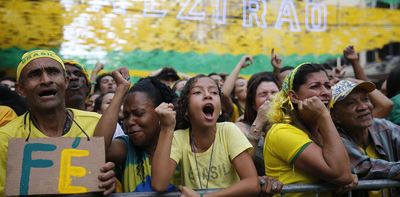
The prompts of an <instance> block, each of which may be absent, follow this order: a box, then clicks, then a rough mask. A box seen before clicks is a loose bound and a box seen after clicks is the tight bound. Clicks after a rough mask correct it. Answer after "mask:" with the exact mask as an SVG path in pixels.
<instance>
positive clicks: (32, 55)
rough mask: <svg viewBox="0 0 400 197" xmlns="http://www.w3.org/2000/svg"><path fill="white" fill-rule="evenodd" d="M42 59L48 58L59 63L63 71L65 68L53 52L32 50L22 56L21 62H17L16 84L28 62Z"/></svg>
mask: <svg viewBox="0 0 400 197" xmlns="http://www.w3.org/2000/svg"><path fill="white" fill-rule="evenodd" d="M42 57H48V58H51V59H53V60H56V61H57V62H59V63H60V64H61V66H62V68H63V69H64V70H65V66H64V63H63V61H62V60H61V58H60V57H58V56H57V55H56V53H54V52H53V51H49V50H33V51H29V52H26V53H25V54H24V55H23V56H22V58H21V62H19V64H18V67H17V83H18V81H19V78H20V76H21V72H22V69H24V68H25V66H26V65H28V64H29V62H31V61H32V60H34V59H38V58H42Z"/></svg>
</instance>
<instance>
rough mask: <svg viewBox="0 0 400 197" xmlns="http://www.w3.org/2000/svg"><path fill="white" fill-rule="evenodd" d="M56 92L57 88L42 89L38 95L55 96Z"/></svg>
mask: <svg viewBox="0 0 400 197" xmlns="http://www.w3.org/2000/svg"><path fill="white" fill-rule="evenodd" d="M56 94H57V90H54V89H49V90H43V91H41V92H39V96H40V97H51V96H55V95H56Z"/></svg>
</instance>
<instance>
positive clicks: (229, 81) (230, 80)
mask: <svg viewBox="0 0 400 197" xmlns="http://www.w3.org/2000/svg"><path fill="white" fill-rule="evenodd" d="M241 68H242V66H241V65H240V63H238V64H237V65H236V67H235V68H234V69H233V70H232V72H231V74H229V76H228V77H227V78H226V80H225V82H224V85H223V86H222V90H223V91H222V93H223V94H224V95H225V96H228V97H229V96H230V94H231V92H232V90H233V88H234V87H235V81H236V79H237V78H238V76H239V72H240V69H241Z"/></svg>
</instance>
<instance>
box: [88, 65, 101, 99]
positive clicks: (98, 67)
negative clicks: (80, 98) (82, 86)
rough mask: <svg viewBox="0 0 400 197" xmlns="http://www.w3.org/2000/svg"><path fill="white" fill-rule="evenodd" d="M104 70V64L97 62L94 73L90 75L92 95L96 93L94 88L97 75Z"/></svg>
mask: <svg viewBox="0 0 400 197" xmlns="http://www.w3.org/2000/svg"><path fill="white" fill-rule="evenodd" d="M103 69H104V64H103V63H100V62H97V63H96V65H95V66H94V69H93V72H92V74H91V75H90V85H91V89H90V94H93V93H94V87H95V85H96V78H97V75H98V74H99V72H100V71H102V70H103Z"/></svg>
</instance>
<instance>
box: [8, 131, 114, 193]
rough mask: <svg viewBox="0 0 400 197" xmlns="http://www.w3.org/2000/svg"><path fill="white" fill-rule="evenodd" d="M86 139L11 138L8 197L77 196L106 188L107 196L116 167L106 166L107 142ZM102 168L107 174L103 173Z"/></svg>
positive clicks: (101, 139)
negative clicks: (21, 196) (105, 145)
mask: <svg viewBox="0 0 400 197" xmlns="http://www.w3.org/2000/svg"><path fill="white" fill-rule="evenodd" d="M81 139H82V140H81ZM86 139H87V138H79V137H78V138H67V137H58V138H35V139H30V140H29V142H26V141H25V139H23V138H12V139H10V141H9V145H8V160H7V176H6V188H5V190H6V195H7V196H16V195H44V194H76V193H86V192H98V191H103V190H104V189H107V191H105V192H104V194H109V193H110V192H111V191H112V190H113V187H114V182H113V181H114V176H115V175H114V174H113V172H110V169H112V168H113V167H114V165H113V164H106V165H104V163H105V154H104V139H103V138H97V137H92V138H90V141H88V140H86ZM101 167H103V169H104V170H105V171H107V172H106V173H104V172H101V171H100V170H99V169H101ZM99 186H100V187H99Z"/></svg>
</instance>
